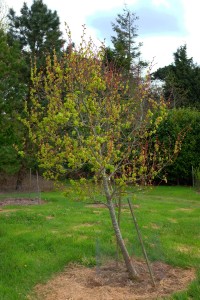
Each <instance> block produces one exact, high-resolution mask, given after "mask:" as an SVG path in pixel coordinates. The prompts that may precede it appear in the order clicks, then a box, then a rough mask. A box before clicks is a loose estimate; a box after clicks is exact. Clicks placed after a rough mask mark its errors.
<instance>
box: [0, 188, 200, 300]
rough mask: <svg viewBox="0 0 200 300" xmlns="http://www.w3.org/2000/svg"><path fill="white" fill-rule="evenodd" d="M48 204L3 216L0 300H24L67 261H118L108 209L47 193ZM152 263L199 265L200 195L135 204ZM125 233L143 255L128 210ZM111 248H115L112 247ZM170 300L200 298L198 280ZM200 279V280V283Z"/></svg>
mask: <svg viewBox="0 0 200 300" xmlns="http://www.w3.org/2000/svg"><path fill="white" fill-rule="evenodd" d="M42 196H43V199H46V203H45V204H43V205H36V206H20V207H19V206H9V207H8V206H7V207H3V211H1V212H0V240H1V242H0V299H1V300H15V299H16V300H23V299H26V297H27V295H28V294H30V293H31V292H32V289H33V287H34V286H35V285H36V284H37V283H39V282H40V283H42V282H45V281H46V280H48V279H49V278H50V277H51V276H52V275H53V274H55V273H56V272H60V271H62V270H63V268H64V267H65V266H66V265H67V264H68V263H69V262H78V263H81V264H84V265H87V266H93V265H95V264H96V262H97V260H98V261H99V260H103V259H104V258H105V257H107V258H108V257H115V255H116V253H115V252H116V250H115V238H114V236H113V231H112V228H111V223H110V219H109V215H108V211H107V209H104V208H93V207H88V205H87V203H82V202H72V201H71V194H70V196H67V194H66V197H65V196H64V195H63V194H62V193H58V192H51V193H43V195H42ZM133 202H134V204H136V205H138V206H139V207H138V208H137V209H135V213H136V217H137V220H138V223H139V226H140V230H141V233H142V235H143V238H144V243H145V246H146V250H147V253H148V255H149V258H150V259H151V260H152V261H154V260H162V261H164V262H166V263H169V264H171V265H174V266H180V267H183V268H187V267H195V268H198V267H199V266H200V217H199V216H200V195H199V194H197V193H196V192H195V191H194V190H193V189H192V188H188V187H162V186H160V187H157V188H154V189H152V190H147V191H140V192H138V193H137V197H136V199H135V200H133ZM123 212H124V213H123V215H122V232H123V236H124V238H125V241H126V243H127V246H128V248H129V250H130V253H131V254H134V255H137V256H142V253H141V249H140V246H139V243H138V240H137V237H136V233H135V229H134V227H133V222H132V218H131V215H130V213H129V210H128V208H127V207H125V208H124V209H123ZM111 245H113V247H111ZM198 278H199V279H197V280H196V281H195V282H193V283H192V284H191V286H190V287H189V288H188V290H187V291H186V292H184V293H178V294H177V295H175V296H174V297H173V298H172V299H177V300H184V299H185V300H186V299H200V276H199V277H198ZM198 280H199V281H198Z"/></svg>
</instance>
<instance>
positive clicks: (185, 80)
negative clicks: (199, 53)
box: [154, 45, 200, 108]
mask: <svg viewBox="0 0 200 300" xmlns="http://www.w3.org/2000/svg"><path fill="white" fill-rule="evenodd" d="M154 78H155V79H159V80H162V81H163V82H164V94H165V97H166V99H170V100H171V106H172V107H191V108H193V107H196V108H200V67H199V66H197V65H196V64H195V63H194V62H193V58H188V56H187V46H186V45H183V46H181V47H179V48H178V49H177V51H176V52H175V53H174V62H173V63H172V64H170V65H168V66H165V67H164V68H159V69H158V70H157V71H156V72H155V73H154Z"/></svg>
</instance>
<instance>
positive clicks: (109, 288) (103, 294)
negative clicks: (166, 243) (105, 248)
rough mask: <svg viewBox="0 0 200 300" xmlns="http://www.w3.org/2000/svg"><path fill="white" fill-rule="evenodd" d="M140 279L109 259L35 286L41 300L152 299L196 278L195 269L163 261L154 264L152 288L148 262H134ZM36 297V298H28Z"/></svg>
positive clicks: (75, 268) (69, 270) (181, 286)
mask: <svg viewBox="0 0 200 300" xmlns="http://www.w3.org/2000/svg"><path fill="white" fill-rule="evenodd" d="M135 264H136V268H137V271H138V273H139V275H140V281H131V280H130V279H129V277H128V273H127V272H126V269H125V267H124V264H122V263H119V264H118V266H116V262H109V263H106V264H104V265H103V266H101V267H99V268H86V267H83V266H78V265H71V266H69V267H68V268H66V270H65V271H64V272H63V273H61V274H59V275H57V276H55V277H54V278H52V279H51V280H50V281H49V282H47V283H46V284H44V285H42V284H39V285H37V286H36V287H35V292H36V298H37V299H42V300H55V299H57V300H67V299H68V300H94V299H95V300H153V299H162V297H167V296H170V295H171V294H172V293H174V292H176V291H181V290H184V289H186V287H187V285H188V284H189V283H190V282H191V281H192V280H194V278H195V271H194V270H193V269H181V268H173V267H172V266H169V265H167V264H164V263H162V262H155V263H153V264H152V268H153V272H154V277H155V281H156V287H155V288H154V287H152V284H151V280H150V277H149V273H148V272H147V268H146V264H145V263H144V262H143V261H139V260H137V261H135ZM29 299H35V298H29Z"/></svg>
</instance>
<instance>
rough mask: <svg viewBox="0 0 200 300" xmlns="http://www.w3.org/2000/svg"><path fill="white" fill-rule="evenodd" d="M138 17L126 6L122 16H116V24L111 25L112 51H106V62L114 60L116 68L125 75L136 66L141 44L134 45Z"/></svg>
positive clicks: (131, 71) (109, 49)
mask: <svg viewBox="0 0 200 300" xmlns="http://www.w3.org/2000/svg"><path fill="white" fill-rule="evenodd" d="M137 19H138V17H137V16H136V15H135V13H133V12H131V11H130V10H129V9H128V8H127V7H126V6H125V7H124V9H123V13H122V14H118V15H117V18H116V22H115V23H112V28H113V31H114V32H115V34H116V35H115V36H112V37H111V41H112V43H113V46H114V49H113V50H112V49H111V48H108V49H107V57H108V60H111V61H112V60H114V61H115V64H116V66H117V67H119V68H121V70H122V69H123V70H124V71H126V72H127V73H133V72H134V71H135V66H136V65H137V66H138V62H139V57H140V54H141V53H140V51H139V49H140V46H141V44H137V43H136V38H137V37H138V34H137V26H136V25H135V22H136V21H137Z"/></svg>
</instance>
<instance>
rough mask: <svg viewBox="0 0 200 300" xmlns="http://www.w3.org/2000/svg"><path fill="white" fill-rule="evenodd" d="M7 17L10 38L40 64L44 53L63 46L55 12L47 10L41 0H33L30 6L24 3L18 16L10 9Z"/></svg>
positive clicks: (57, 49)
mask: <svg viewBox="0 0 200 300" xmlns="http://www.w3.org/2000/svg"><path fill="white" fill-rule="evenodd" d="M8 18H9V20H10V23H9V36H10V40H11V41H12V40H14V41H15V40H17V41H18V42H19V43H20V45H21V48H22V49H23V51H24V52H25V53H26V52H27V53H30V54H31V57H32V58H34V57H36V58H37V59H38V62H39V61H40V64H41V61H44V60H43V58H44V55H45V54H46V53H49V52H52V51H53V49H56V51H60V49H61V47H62V46H63V42H64V41H63V40H62V39H61V35H62V33H61V31H60V30H59V25H60V21H59V17H58V15H57V12H56V11H54V12H52V11H51V10H49V9H48V8H47V6H46V4H44V3H43V1H42V0H34V1H33V4H32V6H31V7H30V8H28V6H27V4H26V3H24V5H23V7H22V9H21V15H20V16H16V14H15V12H14V10H13V9H10V11H9V15H8ZM29 59H30V57H29Z"/></svg>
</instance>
